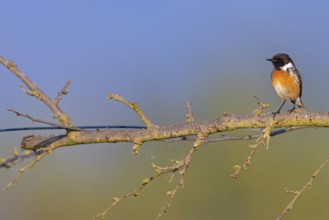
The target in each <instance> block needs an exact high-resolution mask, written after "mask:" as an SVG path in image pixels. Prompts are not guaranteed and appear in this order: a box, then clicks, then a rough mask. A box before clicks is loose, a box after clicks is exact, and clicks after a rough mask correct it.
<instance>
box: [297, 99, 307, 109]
mask: <svg viewBox="0 0 329 220" xmlns="http://www.w3.org/2000/svg"><path fill="white" fill-rule="evenodd" d="M296 105H297V107H298V108H305V107H304V104H303V102H302V100H301V99H300V97H298V98H297V99H296Z"/></svg>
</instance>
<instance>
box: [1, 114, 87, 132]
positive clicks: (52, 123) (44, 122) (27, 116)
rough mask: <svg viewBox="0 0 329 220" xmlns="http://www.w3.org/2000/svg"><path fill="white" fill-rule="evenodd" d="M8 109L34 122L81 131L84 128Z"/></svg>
mask: <svg viewBox="0 0 329 220" xmlns="http://www.w3.org/2000/svg"><path fill="white" fill-rule="evenodd" d="M7 110H8V111H10V112H13V113H15V114H16V115H17V116H22V117H25V118H28V119H30V120H31V121H33V122H39V123H43V124H47V125H51V126H55V127H58V128H62V129H67V130H73V131H81V130H82V129H79V128H72V127H69V126H65V125H61V124H58V123H54V122H50V121H46V120H43V119H37V118H34V117H32V116H31V115H29V114H24V113H20V112H18V111H16V110H14V109H10V108H9V109H7Z"/></svg>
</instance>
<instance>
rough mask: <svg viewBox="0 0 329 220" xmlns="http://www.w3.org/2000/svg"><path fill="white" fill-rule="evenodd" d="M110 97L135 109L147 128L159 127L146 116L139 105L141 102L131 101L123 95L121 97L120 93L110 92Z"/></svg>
mask: <svg viewBox="0 0 329 220" xmlns="http://www.w3.org/2000/svg"><path fill="white" fill-rule="evenodd" d="M108 98H109V99H114V100H116V101H119V102H121V103H123V104H125V105H126V106H128V107H129V108H131V109H132V110H134V111H135V112H136V114H137V115H138V116H139V117H140V119H141V121H142V122H143V123H144V124H145V125H146V127H147V128H154V127H157V126H156V125H154V124H153V123H152V122H151V120H150V119H148V118H147V117H146V115H145V114H144V112H143V111H142V110H141V108H140V107H139V104H138V103H137V102H129V101H128V100H126V99H124V98H123V97H121V96H120V95H118V94H109V95H108Z"/></svg>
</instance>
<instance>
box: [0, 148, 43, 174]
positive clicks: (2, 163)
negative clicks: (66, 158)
mask: <svg viewBox="0 0 329 220" xmlns="http://www.w3.org/2000/svg"><path fill="white" fill-rule="evenodd" d="M41 152H42V150H41V151H40V152H38V153H37V154H39V153H41ZM35 155H36V153H35V152H33V151H30V150H26V151H23V152H22V153H19V152H18V150H17V149H16V148H15V150H14V156H13V157H11V158H8V159H0V168H7V169H9V168H11V167H12V166H14V165H16V164H18V163H19V162H21V161H23V160H25V159H28V158H31V157H34V156H35Z"/></svg>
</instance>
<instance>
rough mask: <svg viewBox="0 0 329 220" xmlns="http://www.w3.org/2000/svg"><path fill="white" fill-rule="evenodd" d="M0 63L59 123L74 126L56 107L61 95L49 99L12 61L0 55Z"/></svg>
mask: <svg viewBox="0 0 329 220" xmlns="http://www.w3.org/2000/svg"><path fill="white" fill-rule="evenodd" d="M0 63H1V64H3V65H4V66H5V67H7V68H8V70H10V71H11V72H12V73H13V74H14V75H16V76H17V77H18V78H19V79H20V80H21V81H22V82H23V83H24V84H25V85H26V86H27V88H28V90H27V89H25V88H24V87H23V86H21V89H22V90H23V91H24V92H25V93H26V94H28V95H30V96H34V97H35V98H37V99H39V100H40V101H41V102H43V103H44V104H46V105H47V106H48V108H49V109H50V110H51V111H52V113H53V115H54V118H55V119H57V120H58V121H59V123H60V124H61V125H65V126H68V127H74V125H73V123H72V121H71V119H70V118H69V117H68V116H67V115H66V114H65V113H64V112H63V111H62V110H61V109H60V108H59V107H58V101H59V99H60V98H61V97H59V98H58V100H57V101H56V100H55V101H54V100H51V99H50V98H49V97H48V96H47V95H46V93H44V92H43V91H42V90H41V89H40V88H38V87H37V85H36V84H35V83H34V82H32V81H31V80H30V79H29V78H28V77H27V76H26V75H25V74H24V73H23V72H22V71H20V69H19V68H18V67H17V65H16V64H15V63H14V62H13V61H10V60H6V59H5V58H3V57H1V56H0ZM67 87H68V85H67ZM64 88H65V87H64Z"/></svg>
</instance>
